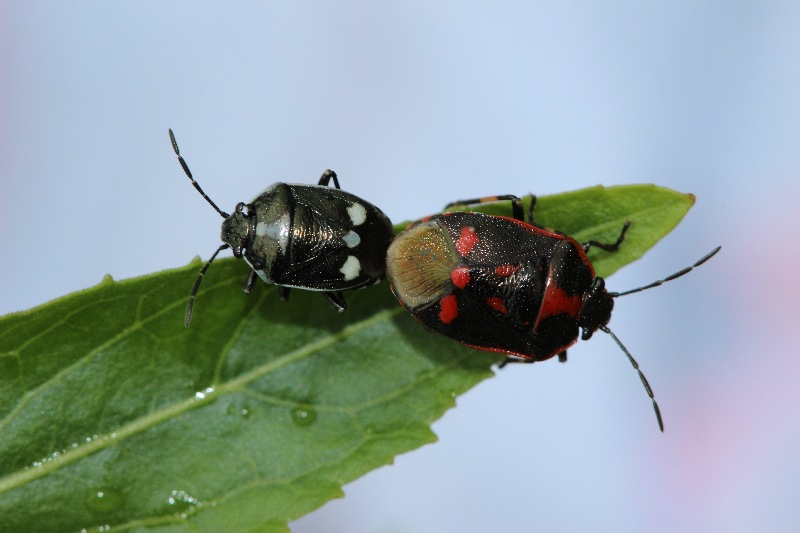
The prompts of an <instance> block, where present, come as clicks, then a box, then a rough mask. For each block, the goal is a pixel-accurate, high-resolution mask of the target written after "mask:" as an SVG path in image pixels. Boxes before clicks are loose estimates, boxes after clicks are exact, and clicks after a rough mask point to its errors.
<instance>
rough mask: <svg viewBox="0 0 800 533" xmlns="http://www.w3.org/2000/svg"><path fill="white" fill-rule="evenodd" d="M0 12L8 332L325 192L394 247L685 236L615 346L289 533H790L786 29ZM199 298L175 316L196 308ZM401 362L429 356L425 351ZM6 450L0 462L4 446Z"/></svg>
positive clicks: (453, 14)
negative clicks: (607, 209) (534, 205)
mask: <svg viewBox="0 0 800 533" xmlns="http://www.w3.org/2000/svg"><path fill="white" fill-rule="evenodd" d="M432 4H433V3H431V2H423V1H417V2H391V3H389V2H366V1H365V2H350V3H338V4H334V3H331V2H302V3H300V2H281V3H276V2H272V3H266V2H265V3H257V2H249V3H243V2H241V3H233V2H230V3H208V2H195V3H188V2H113V3H111V2H77V1H74V2H32V1H29V0H25V1H9V0H5V1H3V2H2V4H0V54H2V55H1V56H0V69H1V73H0V135H1V136H2V137H0V180H2V182H1V183H2V185H1V186H0V224H1V226H0V250H2V252H0V312H2V313H5V312H10V311H14V310H19V309H24V308H28V307H31V306H34V305H37V304H40V303H43V302H45V301H47V300H49V299H51V298H54V297H57V296H60V295H63V294H65V293H68V292H70V291H74V290H78V289H81V288H85V287H88V286H90V285H93V284H95V283H97V282H99V281H100V279H101V278H102V277H103V275H104V274H106V273H111V274H113V275H114V277H115V278H126V277H132V276H138V275H142V274H147V273H151V272H154V271H157V270H160V269H163V268H169V267H175V266H179V265H183V264H185V263H187V262H188V261H189V260H190V259H191V258H192V257H193V256H195V255H200V256H202V257H204V258H205V257H208V255H209V254H210V253H211V252H212V251H213V250H214V248H215V247H216V246H217V245H218V242H219V241H218V233H219V223H220V219H219V217H218V216H217V214H216V213H214V212H213V211H212V210H211V208H210V207H209V206H208V205H206V204H205V202H203V200H202V199H201V198H200V197H199V196H198V195H197V193H196V192H195V191H194V190H193V189H192V188H191V186H190V185H189V183H188V181H187V180H186V178H185V177H184V175H183V173H182V172H181V170H180V168H179V167H178V164H177V162H176V160H175V157H174V155H173V154H172V150H171V148H170V145H169V141H168V138H167V128H168V127H172V128H173V129H174V130H175V132H176V134H177V136H178V140H179V142H180V144H181V147H182V150H183V153H184V155H185V156H186V158H187V160H188V162H189V164H190V165H191V167H192V169H193V170H194V172H195V175H196V177H197V178H198V179H199V180H200V181H201V183H202V184H203V186H204V187H205V189H206V191H207V192H208V193H209V195H211V196H212V197H213V198H214V199H215V200H216V202H217V203H218V204H219V205H220V206H221V207H222V208H223V209H232V208H233V206H234V205H235V203H236V202H237V201H239V200H249V199H250V198H251V197H252V196H254V195H255V194H256V193H257V192H258V191H260V190H261V189H262V188H264V187H265V186H266V185H268V184H270V183H272V182H274V181H278V180H284V181H290V182H312V181H315V180H316V179H317V177H318V176H319V174H320V173H321V172H322V171H323V170H324V169H326V168H328V167H330V168H333V169H335V170H336V171H337V172H338V173H339V176H340V177H341V180H342V184H343V186H344V187H345V188H346V189H348V190H350V191H352V192H354V193H356V194H358V195H361V196H363V197H364V198H368V199H370V200H372V201H373V202H374V203H376V204H377V205H379V206H381V207H382V208H383V209H384V210H385V211H386V212H387V214H388V215H389V216H390V217H392V218H393V219H394V220H397V221H399V220H403V219H407V218H413V217H417V216H420V215H423V214H427V213H430V212H433V211H435V210H437V209H439V208H440V207H441V206H442V205H443V204H444V203H446V202H447V201H449V200H451V199H454V198H456V197H463V196H479V195H488V194H494V193H517V194H522V193H526V192H528V191H534V192H537V193H539V194H547V193H555V192H560V191H565V190H572V189H576V188H580V187H585V186H590V185H595V184H604V185H614V184H624V183H646V182H653V183H658V184H661V185H665V186H669V187H672V188H674V189H677V190H681V191H687V192H693V193H695V194H696V195H697V197H698V202H697V205H696V206H695V208H694V209H693V210H692V212H691V213H690V214H689V216H688V217H687V219H686V220H685V222H684V223H683V224H682V225H681V226H680V227H679V228H678V229H677V230H676V231H675V232H674V233H673V234H672V235H670V236H669V237H668V238H667V239H665V240H664V241H663V242H661V243H660V244H659V245H658V247H657V248H656V249H654V250H652V251H651V252H649V253H648V254H647V255H646V256H645V258H644V259H643V260H642V261H640V262H638V263H635V264H634V265H631V266H630V267H628V268H626V269H624V270H623V271H621V272H620V273H618V274H617V275H615V276H613V277H612V278H611V279H610V280H609V286H610V287H611V288H612V290H622V289H627V288H631V287H634V286H637V285H640V284H642V283H646V282H649V281H651V280H653V279H656V278H658V277H660V276H662V275H665V274H668V273H670V272H672V271H674V270H677V269H678V268H680V267H683V266H685V265H688V264H690V263H691V262H692V261H694V260H695V259H697V258H698V257H700V256H701V255H703V254H704V253H705V252H707V251H708V250H709V249H711V248H712V247H713V246H714V245H716V244H722V245H723V247H724V248H723V252H722V253H721V254H720V255H719V256H718V257H717V258H715V259H714V260H713V261H712V262H711V263H709V264H708V265H707V266H705V267H704V268H702V269H700V270H698V271H696V272H694V273H692V274H691V275H690V276H688V277H686V278H684V279H682V280H680V281H677V282H674V283H671V284H670V285H668V286H666V287H663V288H661V289H658V290H654V291H650V292H648V293H646V294H640V295H636V296H630V297H628V298H625V299H622V300H620V301H619V302H618V305H617V310H616V311H615V315H614V318H613V320H612V323H611V326H612V328H613V329H614V330H615V331H616V333H617V334H618V335H619V336H620V337H621V338H622V339H623V340H624V342H625V343H626V344H627V345H628V347H629V348H630V349H631V351H632V352H633V353H634V354H635V355H636V356H637V358H638V359H639V362H640V363H641V364H642V366H643V368H644V370H645V372H646V373H647V375H648V377H649V378H650V382H651V384H652V385H653V387H654V389H655V392H656V394H657V397H658V399H659V401H660V402H661V407H662V409H663V412H664V417H665V422H666V429H667V431H666V433H665V434H663V435H661V434H659V433H658V431H657V429H656V423H655V420H654V418H653V414H652V411H651V408H650V403H649V401H648V400H647V398H646V397H645V395H644V392H643V391H642V388H641V385H640V384H639V382H638V379H637V378H636V375H635V374H634V373H633V371H632V370H631V368H630V366H629V364H628V362H627V361H626V360H625V358H624V356H623V355H622V354H621V353H620V352H619V350H618V349H617V348H616V346H615V345H614V344H613V342H612V341H611V340H610V339H608V338H607V337H605V336H603V335H601V334H598V335H597V336H596V338H595V339H593V340H592V341H591V342H589V343H582V344H579V345H578V346H577V347H575V348H574V349H572V350H571V351H570V356H571V357H570V361H569V363H568V364H567V365H559V364H557V363H555V362H550V363H545V364H541V365H538V364H537V365H533V366H530V367H525V368H516V367H515V368H510V369H508V370H507V371H505V372H502V373H501V374H500V375H499V376H498V377H496V378H495V379H491V380H488V381H486V382H484V383H482V384H481V385H480V386H478V387H477V388H475V389H474V390H472V391H470V392H469V393H467V394H466V395H464V396H462V397H461V398H459V399H458V404H459V406H458V408H457V409H455V410H453V411H450V412H448V413H447V414H446V415H445V417H444V418H443V419H442V420H441V421H439V422H438V423H436V424H435V425H434V429H435V431H436V433H437V434H438V435H439V437H440V442H439V443H437V444H435V445H431V446H426V447H424V448H422V449H420V450H417V451H414V452H412V453H409V454H406V455H403V456H401V457H399V458H398V459H397V461H396V464H395V465H394V466H391V467H386V468H382V469H380V470H378V471H376V472H373V473H371V474H369V475H367V476H366V477H364V478H362V479H360V480H358V481H356V482H354V483H352V484H350V485H347V486H346V487H345V492H346V493H347V497H346V498H345V499H344V500H338V501H334V502H332V503H329V504H328V505H326V506H325V507H324V508H322V509H320V510H318V511H317V512H315V513H313V514H311V515H309V516H307V517H305V518H303V519H302V520H299V521H298V522H296V523H295V524H294V525H293V529H294V531H296V532H316V531H334V532H335V531H346V532H381V533H384V532H385V533H388V532H398V533H400V532H409V533H412V532H432V531H436V532H450V531H453V532H461V531H474V532H497V531H615V532H619V531H631V532H633V531H656V532H659V531H663V532H673V531H726V532H727V531H754V530H762V531H791V530H794V531H797V530H800V505H798V502H800V459H799V458H798V451H799V450H800V426H799V425H798V408H799V407H800V392H798V384H797V381H798V376H799V375H800V359H799V358H798V352H799V351H800V350H798V339H797V328H798V326H797V323H798V314H800V313H798V310H797V307H798V303H797V302H798V297H799V296H800V289H798V285H799V284H798V282H797V272H798V270H800V267H798V261H800V252H799V251H798V244H797V243H798V237H797V228H798V227H800V214H799V211H800V209H798V191H799V190H800V187H799V186H798V179H800V103H799V102H800V37H798V32H799V31H800V3H798V2H758V3H756V2H696V1H683V2H665V3H654V2H569V3H567V2H549V3H543V2H505V3H499V2H486V3H484V4H477V3H470V2H438V3H436V5H432ZM187 291H188V287H187ZM420 334H424V333H423V332H422V331H421V332H420ZM0 438H1V437H0Z"/></svg>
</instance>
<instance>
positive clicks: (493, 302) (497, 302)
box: [486, 296, 508, 315]
mask: <svg viewBox="0 0 800 533" xmlns="http://www.w3.org/2000/svg"><path fill="white" fill-rule="evenodd" d="M486 303H487V304H489V307H491V308H492V309H494V310H495V311H499V312H501V313H503V314H504V315H507V314H508V309H506V305H505V304H504V303H503V299H502V298H498V297H497V296H493V297H491V298H489V299H487V300H486Z"/></svg>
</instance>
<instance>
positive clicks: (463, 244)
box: [456, 226, 478, 257]
mask: <svg viewBox="0 0 800 533" xmlns="http://www.w3.org/2000/svg"><path fill="white" fill-rule="evenodd" d="M477 243H478V234H477V233H475V230H474V229H473V228H471V227H469V226H464V227H463V228H461V236H460V237H459V238H458V240H457V241H456V250H458V253H460V254H461V257H466V256H467V254H468V253H470V252H471V251H472V248H473V247H474V246H475V245H476V244H477Z"/></svg>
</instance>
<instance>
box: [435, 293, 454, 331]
mask: <svg viewBox="0 0 800 533" xmlns="http://www.w3.org/2000/svg"><path fill="white" fill-rule="evenodd" d="M439 305H440V306H441V311H439V320H441V321H442V322H444V323H445V324H449V323H450V322H452V321H453V320H455V319H456V317H457V316H458V300H457V299H456V297H455V295H454V294H448V295H447V296H445V297H444V298H442V299H441V300H440V301H439Z"/></svg>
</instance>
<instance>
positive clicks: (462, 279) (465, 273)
mask: <svg viewBox="0 0 800 533" xmlns="http://www.w3.org/2000/svg"><path fill="white" fill-rule="evenodd" d="M469 280H470V276H469V268H468V267H465V266H460V267H458V268H454V269H453V270H452V271H451V272H450V281H452V282H453V285H455V286H456V287H458V288H459V289H463V288H464V287H466V286H467V285H468V284H469Z"/></svg>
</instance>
